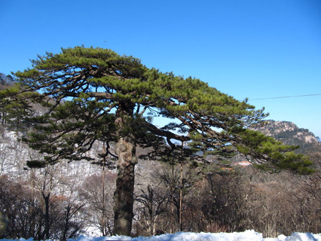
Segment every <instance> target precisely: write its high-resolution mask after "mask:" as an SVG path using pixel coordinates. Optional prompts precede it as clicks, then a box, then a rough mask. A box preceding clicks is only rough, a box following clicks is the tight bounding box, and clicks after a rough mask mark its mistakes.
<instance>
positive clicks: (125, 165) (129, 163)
mask: <svg viewBox="0 0 321 241" xmlns="http://www.w3.org/2000/svg"><path fill="white" fill-rule="evenodd" d="M135 150H136V147H135V142H134V140H133V139H132V138H130V137H122V138H120V140H119V141H118V143H117V145H116V153H117V155H118V166H117V168H118V175H117V181H116V190H115V193H114V199H115V207H114V215H115V219H114V234H118V235H126V236H130V234H131V228H132V220H133V216H134V214H133V205H134V184H135V173H134V171H135V165H136V163H137V158H136V152H135Z"/></svg>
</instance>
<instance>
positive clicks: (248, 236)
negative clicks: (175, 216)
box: [0, 230, 321, 241]
mask: <svg viewBox="0 0 321 241" xmlns="http://www.w3.org/2000/svg"><path fill="white" fill-rule="evenodd" d="M9 240H12V239H0V241H9ZM16 240H19V241H26V239H23V238H21V239H16ZM108 240H109V241H321V234H312V233H293V234H292V235H291V236H289V237H286V236H285V235H283V234H281V235H279V236H278V237H277V238H263V237H262V234H261V233H258V232H255V231H254V230H247V231H245V232H234V233H193V232H178V233H174V234H163V235H159V236H152V237H136V238H131V237H127V236H111V237H89V236H83V235H82V236H80V237H79V238H77V239H68V241H108ZM27 241H33V239H32V238H31V239H27ZM48 241H49V240H48Z"/></svg>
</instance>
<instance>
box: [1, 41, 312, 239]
mask: <svg viewBox="0 0 321 241" xmlns="http://www.w3.org/2000/svg"><path fill="white" fill-rule="evenodd" d="M32 64H33V66H32V68H30V69H27V70H25V71H23V72H20V71H19V72H16V73H14V77H15V81H16V82H17V84H16V86H14V87H12V88H9V89H7V90H5V91H2V92H0V97H1V101H2V103H6V104H8V103H9V104H11V105H12V106H15V107H16V108H15V109H17V110H20V111H15V116H16V118H18V115H19V114H20V115H22V116H23V117H20V118H23V120H24V121H25V122H26V123H28V124H29V125H30V126H31V127H32V129H31V131H30V134H29V135H28V136H27V137H25V138H24V139H23V140H24V141H25V142H26V143H28V144H29V146H30V147H32V148H34V149H36V150H39V151H40V152H41V153H43V154H44V158H45V161H44V162H41V166H43V165H46V164H55V163H57V162H59V161H60V160H62V159H68V160H70V161H76V160H83V159H90V158H89V157H88V156H87V155H86V153H87V152H88V151H89V150H90V149H91V148H92V146H93V144H94V142H98V141H99V142H100V143H105V144H104V146H106V150H105V151H104V154H103V158H105V157H108V156H112V157H117V159H118V162H117V169H118V176H117V181H116V191H115V194H114V198H115V208H114V215H115V220H114V222H115V226H114V233H115V234H119V235H130V233H131V225H132V219H133V201H134V199H133V191H134V180H135V172H134V169H135V165H136V163H137V161H138V157H137V155H136V147H137V146H138V145H139V146H141V147H144V148H147V147H150V148H148V150H151V152H150V153H148V156H149V157H150V158H152V157H154V158H159V157H164V156H173V153H183V152H184V155H185V156H190V157H191V155H193V157H192V158H191V159H193V160H199V161H201V160H202V159H203V158H204V155H206V154H215V155H224V156H229V155H231V154H232V153H243V154H245V155H246V156H249V158H250V159H251V161H252V162H253V163H255V164H256V165H257V166H260V167H262V168H265V169H268V170H280V169H289V170H291V171H295V172H300V173H309V172H311V169H310V168H309V166H310V165H311V164H312V163H311V162H310V161H309V160H308V159H307V158H306V157H305V156H302V155H296V154H294V153H293V152H292V151H293V150H294V149H295V148H296V147H293V146H285V145H282V144H281V143H280V142H276V141H275V140H274V139H273V138H270V137H266V136H264V135H263V134H260V133H258V132H255V131H251V130H249V129H248V127H250V126H251V125H252V124H257V123H260V122H262V120H263V119H264V117H266V114H264V110H263V109H262V110H255V107H254V106H252V105H249V104H248V103H247V101H246V100H245V101H242V102H241V101H238V100H235V99H234V98H233V97H231V96H228V95H226V94H223V93H221V92H219V91H218V90H217V89H215V88H212V87H209V86H208V84H206V83H204V82H202V81H200V80H199V79H196V78H191V77H189V78H186V79H185V78H182V77H179V76H175V75H174V74H173V73H162V72H160V71H159V70H157V69H154V68H147V67H146V66H144V65H143V64H142V63H141V61H140V60H139V59H137V58H134V57H132V56H120V55H118V54H117V53H115V52H113V51H112V50H109V49H102V48H85V47H75V48H68V49H62V52H61V53H59V54H52V53H46V55H45V56H38V58H37V59H36V60H32ZM13 100H14V101H13ZM32 103H38V104H41V105H43V106H44V107H46V108H47V112H46V113H43V114H38V115H37V114H34V113H32V112H31V111H26V108H27V107H32ZM153 117H163V118H164V119H166V120H168V123H167V124H166V125H165V126H163V127H158V126H157V125H156V124H153ZM183 142H184V143H189V148H183V149H181V148H182V147H181V145H180V144H177V143H183ZM111 143H116V150H115V152H113V151H112V149H111V148H110V146H111ZM200 151H201V152H200ZM200 153H201V155H200ZM29 164H30V165H31V166H32V165H39V162H29Z"/></svg>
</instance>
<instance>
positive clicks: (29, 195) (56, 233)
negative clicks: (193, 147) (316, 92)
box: [0, 75, 321, 240]
mask: <svg viewBox="0 0 321 241" xmlns="http://www.w3.org/2000/svg"><path fill="white" fill-rule="evenodd" d="M9 85H11V79H10V77H5V76H3V75H1V86H0V87H1V88H6V87H7V86H9ZM41 108H42V107H40V106H37V105H34V111H35V112H41V111H43V110H42V109H41ZM0 112H1V111H0ZM4 114H5V112H3V111H2V112H1V117H3V115H4ZM19 124H20V126H19V128H16V129H12V127H10V126H9V125H7V123H6V122H5V121H4V119H3V118H1V125H0V135H1V139H0V151H1V152H0V211H2V212H3V213H5V214H6V215H7V216H8V219H9V225H8V229H7V232H6V233H5V234H4V235H3V236H4V237H6V238H16V237H24V238H29V237H34V238H35V239H38V240H40V239H44V238H45V237H47V236H50V238H51V239H59V240H66V239H67V238H73V237H77V236H78V235H79V234H80V233H84V232H87V233H88V234H92V233H95V234H98V235H111V234H112V232H113V225H114V224H113V202H114V201H113V193H114V190H115V180H116V172H115V170H114V168H115V160H114V159H113V158H109V159H106V158H103V156H104V155H103V154H104V149H105V148H104V146H103V145H104V144H103V143H101V142H97V143H95V144H94V146H93V148H92V149H91V150H90V151H89V152H88V153H86V155H87V156H86V157H88V159H93V160H91V161H86V160H80V161H74V162H70V163H69V162H68V160H66V161H63V162H60V163H58V164H56V165H48V166H46V167H43V168H30V166H31V165H29V167H28V166H27V165H26V164H27V162H29V164H30V163H32V162H33V161H36V160H40V159H42V158H43V157H42V156H41V155H40V154H39V153H37V152H36V151H34V150H31V149H30V148H29V147H28V146H27V145H26V144H23V143H22V142H20V141H19V139H20V138H21V137H22V136H23V135H25V133H26V132H27V131H28V128H29V127H25V126H23V122H19ZM255 129H258V130H259V131H261V132H262V133H265V134H267V135H270V136H273V137H275V138H276V139H277V140H280V141H282V142H284V143H286V144H291V145H300V146H301V149H298V151H299V152H302V153H305V154H308V155H309V156H310V157H311V159H312V160H313V161H315V163H316V166H318V165H319V163H320V161H321V160H320V156H321V155H320V153H321V152H320V143H318V141H317V139H316V138H315V136H314V135H313V134H312V133H310V132H309V131H307V130H305V129H300V128H298V127H296V125H295V124H293V123H291V122H275V121H269V122H268V123H267V124H266V125H265V126H262V127H259V128H258V127H256V128H255ZM110 149H115V145H114V144H112V145H111V146H110ZM137 152H138V156H144V155H143V154H145V153H146V152H147V150H146V149H144V148H138V149H137ZM100 157H101V158H100ZM241 161H246V159H244V157H243V156H238V157H237V159H235V157H234V159H232V160H231V159H228V158H223V157H221V158H216V157H215V156H209V157H208V163H205V164H201V163H199V162H194V161H193V160H191V161H190V162H184V161H180V162H177V161H175V160H174V161H173V160H167V161H166V160H163V162H156V161H154V160H149V158H148V157H147V156H145V158H140V159H139V160H138V164H137V165H136V173H137V174H136V179H135V195H134V196H135V203H134V215H135V216H134V223H133V229H132V235H133V236H135V235H154V234H160V233H172V232H176V231H194V232H201V231H204V232H219V231H222V232H232V231H244V230H247V229H254V230H256V231H258V232H262V233H263V234H264V235H265V236H269V237H272V236H276V235H278V234H280V233H283V234H285V235H290V234H291V233H292V232H294V231H296V232H299V231H302V232H312V233H317V232H319V231H320V228H321V219H320V215H321V214H320V212H319V207H320V202H321V196H320V193H321V192H320V191H321V190H320V189H321V187H320V185H321V176H320V173H319V171H316V173H314V174H312V175H310V176H300V175H296V174H292V173H290V172H286V171H282V172H275V173H269V172H262V171H260V170H258V169H256V168H254V167H253V166H252V165H248V166H246V167H244V166H242V165H238V164H239V162H241ZM46 232H49V233H46Z"/></svg>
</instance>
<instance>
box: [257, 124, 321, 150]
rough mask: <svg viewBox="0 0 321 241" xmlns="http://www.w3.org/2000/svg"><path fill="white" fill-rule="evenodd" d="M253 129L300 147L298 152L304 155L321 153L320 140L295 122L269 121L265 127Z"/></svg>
mask: <svg viewBox="0 0 321 241" xmlns="http://www.w3.org/2000/svg"><path fill="white" fill-rule="evenodd" d="M253 129H255V130H257V131H260V132H262V133H264V134H265V135H268V136H272V137H274V138H275V139H276V140H278V141H281V142H282V143H284V144H286V145H295V146H300V148H299V149H298V151H299V152H301V153H304V154H310V153H311V152H313V151H321V143H320V142H319V139H318V138H317V137H316V136H315V135H314V134H313V133H312V132H311V131H309V130H308V129H304V128H299V127H298V126H297V125H296V124H294V123H293V122H289V121H274V120H268V121H266V123H265V125H260V126H255V127H253Z"/></svg>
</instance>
